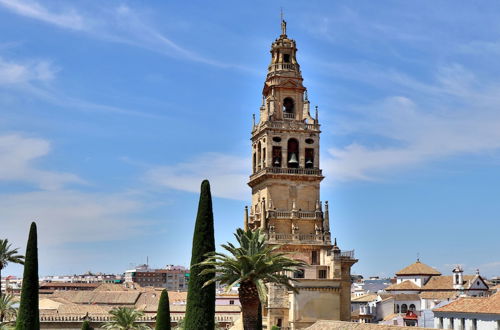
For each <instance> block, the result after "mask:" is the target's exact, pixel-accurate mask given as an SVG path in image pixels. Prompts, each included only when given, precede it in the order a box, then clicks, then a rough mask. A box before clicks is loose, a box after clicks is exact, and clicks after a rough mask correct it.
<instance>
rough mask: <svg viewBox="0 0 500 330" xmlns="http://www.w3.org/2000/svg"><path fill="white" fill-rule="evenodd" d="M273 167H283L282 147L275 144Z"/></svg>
mask: <svg viewBox="0 0 500 330" xmlns="http://www.w3.org/2000/svg"><path fill="white" fill-rule="evenodd" d="M272 162H273V164H272V166H273V167H281V147H277V146H273V159H272Z"/></svg>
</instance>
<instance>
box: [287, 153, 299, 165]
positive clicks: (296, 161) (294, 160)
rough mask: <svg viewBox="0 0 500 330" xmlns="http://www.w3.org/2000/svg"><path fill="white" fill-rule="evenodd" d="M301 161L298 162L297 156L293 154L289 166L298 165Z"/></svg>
mask: <svg viewBox="0 0 500 330" xmlns="http://www.w3.org/2000/svg"><path fill="white" fill-rule="evenodd" d="M298 163H299V161H298V160H297V155H296V154H295V152H294V153H292V156H291V157H290V160H289V161H288V164H298Z"/></svg>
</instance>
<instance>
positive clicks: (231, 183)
mask: <svg viewBox="0 0 500 330" xmlns="http://www.w3.org/2000/svg"><path fill="white" fill-rule="evenodd" d="M249 165H250V160H249V159H246V158H241V157H237V156H232V155H227V154H221V153H205V154H203V155H201V156H199V157H197V158H194V159H193V160H190V161H187V162H182V163H178V164H175V165H173V166H157V167H153V168H151V169H149V170H148V171H147V173H146V175H145V179H146V180H147V182H149V183H153V184H156V185H160V186H164V187H168V188H171V189H177V190H182V191H188V192H199V190H200V183H201V181H202V180H204V179H208V180H210V185H211V189H212V194H213V195H214V196H216V197H222V198H229V199H237V200H246V199H248V197H249V196H250V190H249V188H248V187H247V185H246V182H247V181H248V175H249V173H250V168H249V167H250V166H249Z"/></svg>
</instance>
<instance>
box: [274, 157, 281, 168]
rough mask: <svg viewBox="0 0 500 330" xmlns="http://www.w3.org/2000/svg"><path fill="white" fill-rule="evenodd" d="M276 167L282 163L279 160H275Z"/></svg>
mask: <svg viewBox="0 0 500 330" xmlns="http://www.w3.org/2000/svg"><path fill="white" fill-rule="evenodd" d="M274 166H280V161H279V159H278V158H276V159H275V160H274Z"/></svg>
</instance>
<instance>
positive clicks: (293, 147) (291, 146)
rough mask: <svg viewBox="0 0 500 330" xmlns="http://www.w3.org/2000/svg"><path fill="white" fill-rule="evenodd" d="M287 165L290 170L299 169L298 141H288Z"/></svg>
mask: <svg viewBox="0 0 500 330" xmlns="http://www.w3.org/2000/svg"><path fill="white" fill-rule="evenodd" d="M287 164H288V167H290V168H298V167H299V141H297V140H296V139H290V140H288V156H287Z"/></svg>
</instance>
